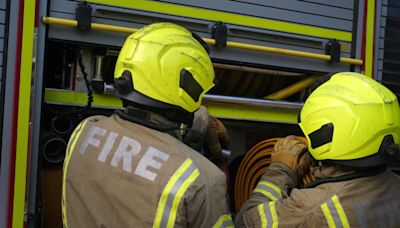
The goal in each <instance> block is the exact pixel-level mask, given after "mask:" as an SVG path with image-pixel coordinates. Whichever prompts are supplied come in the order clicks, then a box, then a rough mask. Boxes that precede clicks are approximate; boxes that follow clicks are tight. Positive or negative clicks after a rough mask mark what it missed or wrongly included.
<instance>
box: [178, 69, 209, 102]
mask: <svg viewBox="0 0 400 228" xmlns="http://www.w3.org/2000/svg"><path fill="white" fill-rule="evenodd" d="M179 87H180V88H182V89H183V90H185V92H186V93H187V94H189V96H190V97H191V98H193V100H194V101H196V102H197V101H199V98H200V95H201V93H202V92H203V88H201V86H200V84H199V83H198V82H197V81H196V79H194V78H193V75H192V74H191V73H190V72H189V71H187V70H185V69H182V70H181V78H180V82H179Z"/></svg>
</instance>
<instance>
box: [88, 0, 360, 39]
mask: <svg viewBox="0 0 400 228" xmlns="http://www.w3.org/2000/svg"><path fill="white" fill-rule="evenodd" d="M88 2H93V3H99V4H106V5H111V6H117V7H125V8H131V9H137V10H145V11H150V12H156V13H163V14H169V15H176V16H183V17H189V18H196V19H201V20H208V21H215V20H216V19H217V20H218V21H222V22H225V23H230V24H237V25H244V26H250V27H256V28H262V29H269V30H275V31H281V32H288V33H295V34H301V35H308V36H315V37H323V38H328V39H332V38H336V39H338V40H343V41H348V42H351V40H352V33H351V32H347V31H340V30H334V29H327V28H321V27H315V26H309V25H303V24H298V23H293V22H284V21H278V20H271V19H266V18H260V17H254V16H246V15H240V14H236V13H228V12H222V11H218V10H209V9H202V8H197V7H192V6H184V5H178V4H171V3H164V2H158V1H147V0H135V1H132V0H119V1H115V0H89V1H88Z"/></svg>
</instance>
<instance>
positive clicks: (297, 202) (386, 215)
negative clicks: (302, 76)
mask: <svg viewBox="0 0 400 228" xmlns="http://www.w3.org/2000/svg"><path fill="white" fill-rule="evenodd" d="M299 125H300V127H301V129H302V131H303V133H304V135H305V136H306V138H307V142H308V151H309V153H308V152H307V146H306V145H305V143H304V142H302V141H299V140H298V139H296V137H294V136H288V137H286V138H283V139H281V140H279V141H278V142H277V143H276V145H275V147H274V151H273V153H272V155H271V156H272V158H271V160H272V162H271V165H270V166H269V167H268V170H267V172H266V173H265V174H264V175H263V176H262V178H261V180H260V181H259V182H258V185H257V186H256V188H255V189H254V191H253V193H252V195H251V197H250V199H249V200H248V201H247V202H246V203H245V204H244V205H243V207H242V208H241V210H240V212H239V214H238V215H237V217H236V219H235V225H236V226H237V227H278V226H279V227H398V226H399V224H400V217H399V216H398V213H399V211H400V191H399V189H400V179H399V177H398V176H397V175H396V174H394V173H393V172H392V171H391V170H389V168H388V167H390V166H395V165H398V161H399V143H400V110H399V104H398V101H397V98H396V96H395V95H394V94H393V93H392V92H391V91H389V89H387V88H386V87H384V86H383V85H381V84H379V83H378V82H376V81H374V80H372V79H370V78H368V77H366V76H363V75H361V74H358V73H349V72H345V73H337V74H335V75H334V76H333V77H331V79H330V80H328V81H327V82H325V83H324V84H322V85H321V86H319V87H318V88H317V89H316V90H315V91H314V92H313V93H312V94H311V95H310V96H309V97H308V99H307V100H306V102H305V104H304V106H303V108H302V110H301V113H300V116H299ZM310 155H311V157H310ZM310 163H315V164H314V165H312V166H311V170H312V171H311V172H312V174H313V175H314V177H315V178H316V180H315V181H314V182H312V183H310V184H308V185H305V186H300V183H299V182H300V180H301V178H302V177H303V175H304V174H305V172H307V170H309V168H310Z"/></svg>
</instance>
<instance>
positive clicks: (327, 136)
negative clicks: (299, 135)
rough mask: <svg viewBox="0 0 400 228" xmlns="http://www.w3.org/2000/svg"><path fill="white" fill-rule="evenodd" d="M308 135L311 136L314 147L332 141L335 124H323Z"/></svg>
mask: <svg viewBox="0 0 400 228" xmlns="http://www.w3.org/2000/svg"><path fill="white" fill-rule="evenodd" d="M308 137H309V138H310V141H311V148H313V149H315V148H317V147H320V146H322V145H325V144H327V143H330V142H332V137H333V124H332V123H328V124H325V125H323V126H322V127H321V128H320V129H318V130H316V131H314V132H311V133H310V134H309V135H308Z"/></svg>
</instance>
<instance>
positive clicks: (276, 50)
mask: <svg viewBox="0 0 400 228" xmlns="http://www.w3.org/2000/svg"><path fill="white" fill-rule="evenodd" d="M42 22H43V23H44V24H54V25H64V26H71V27H76V26H77V25H78V22H77V21H76V20H69V19H62V18H55V17H42ZM92 29H94V30H102V31H111V32H122V33H134V32H136V31H137V30H138V29H134V28H128V27H122V26H115V25H106V24H99V23H92ZM202 39H203V40H204V42H206V43H207V44H209V45H215V40H214V39H209V38H202ZM226 46H227V47H233V48H239V49H247V50H253V51H260V52H268V53H275V54H283V55H290V56H298V57H305V58H311V59H320V60H326V61H329V60H330V59H331V56H329V55H323V54H316V53H310V52H304V51H295V50H289V49H283V48H274V47H268V46H260V45H254V44H245V43H238V42H231V41H228V42H226ZM340 62H341V63H348V64H354V65H362V64H363V61H362V60H361V59H352V58H345V57H340Z"/></svg>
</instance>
